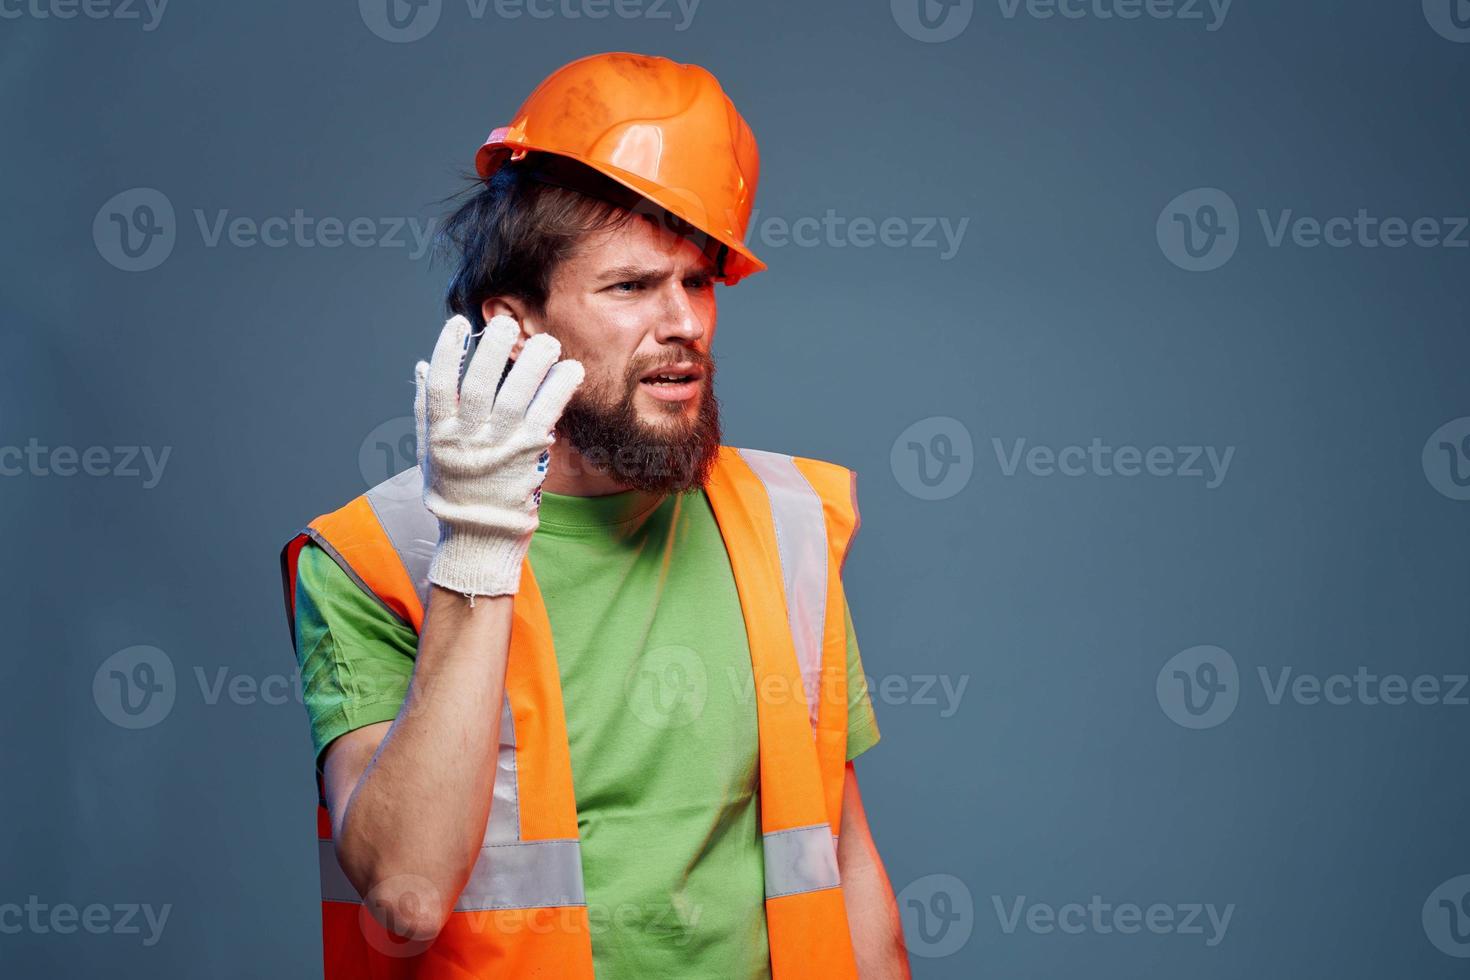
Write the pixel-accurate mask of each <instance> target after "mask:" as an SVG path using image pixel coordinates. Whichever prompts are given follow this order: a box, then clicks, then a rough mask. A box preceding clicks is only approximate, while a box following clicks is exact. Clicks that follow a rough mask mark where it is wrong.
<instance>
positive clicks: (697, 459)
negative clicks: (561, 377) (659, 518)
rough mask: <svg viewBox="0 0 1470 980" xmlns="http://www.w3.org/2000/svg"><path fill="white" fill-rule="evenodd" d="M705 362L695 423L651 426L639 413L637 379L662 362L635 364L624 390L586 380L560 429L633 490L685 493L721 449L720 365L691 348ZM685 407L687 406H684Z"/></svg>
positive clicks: (590, 460) (700, 481) (701, 482)
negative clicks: (717, 374) (717, 376)
mask: <svg viewBox="0 0 1470 980" xmlns="http://www.w3.org/2000/svg"><path fill="white" fill-rule="evenodd" d="M682 359H683V360H694V361H695V363H697V364H699V365H700V366H702V367H703V368H704V388H703V391H702V392H701V393H700V396H699V412H698V414H697V415H696V416H695V418H694V421H693V423H692V424H691V423H687V422H685V421H684V420H683V419H682V418H680V419H679V422H678V423H677V424H674V425H668V426H664V425H658V426H651V425H648V424H647V423H645V422H643V420H641V419H640V418H639V417H638V407H637V404H636V403H635V401H634V399H635V398H636V397H637V394H638V388H637V386H638V384H639V383H640V382H639V381H638V379H639V378H640V377H642V376H644V375H645V374H647V373H648V371H650V370H652V369H653V368H655V367H657V366H658V365H657V364H646V363H645V364H642V365H636V366H634V367H632V368H630V370H629V372H628V376H627V377H626V378H625V379H624V380H623V383H622V388H621V392H619V391H618V390H616V389H613V390H609V388H610V387H611V386H608V385H605V384H604V385H601V386H597V385H593V384H592V383H591V379H590V378H589V379H588V380H587V381H585V382H583V384H582V386H581V387H580V388H579V389H577V393H576V394H575V395H573V396H572V400H571V402H569V403H568V404H567V407H566V410H565V411H563V412H562V416H561V420H560V421H559V422H557V425H556V434H557V438H559V439H566V440H567V442H569V443H570V444H571V446H572V448H573V449H575V450H577V451H578V452H579V453H581V454H582V457H583V458H584V459H585V460H586V461H587V462H588V463H589V464H590V465H592V466H594V467H596V468H597V469H599V470H602V471H604V472H606V473H608V474H609V475H610V476H612V477H613V478H614V479H615V480H617V481H618V482H619V483H620V484H622V485H624V486H626V487H627V488H629V489H631V490H643V491H646V492H651V493H682V492H684V491H686V490H694V489H697V488H699V487H702V486H704V484H705V482H706V481H707V480H708V479H709V474H710V470H711V469H712V468H713V466H714V463H715V457H716V456H717V455H718V453H719V449H720V439H721V433H720V405H719V402H718V401H717V400H716V399H715V385H714V380H715V366H714V362H713V361H712V360H711V359H709V358H707V357H696V356H694V355H693V354H691V353H687V352H686V354H685V355H684V356H683V357H682ZM680 411H681V412H682V408H681V409H680Z"/></svg>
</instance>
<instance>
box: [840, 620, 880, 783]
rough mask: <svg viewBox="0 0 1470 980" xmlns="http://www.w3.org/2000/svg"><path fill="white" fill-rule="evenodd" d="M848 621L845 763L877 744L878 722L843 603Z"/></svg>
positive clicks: (854, 636)
mask: <svg viewBox="0 0 1470 980" xmlns="http://www.w3.org/2000/svg"><path fill="white" fill-rule="evenodd" d="M842 613H843V616H844V617H845V618H846V620H847V760H848V761H849V762H851V761H852V760H853V759H856V758H857V757H858V756H860V755H862V754H863V753H864V752H866V751H868V750H869V749H871V748H872V747H873V746H875V745H877V744H878V739H879V738H881V737H882V736H881V735H880V734H879V732H878V719H877V717H876V716H875V715H874V714H873V704H872V702H871V700H870V699H869V698H868V679H867V676H866V675H865V674H864V673H863V660H862V657H861V656H860V655H859V653H858V644H857V631H856V630H855V629H853V625H852V610H851V609H850V608H848V606H847V604H846V602H844V603H843V608H842Z"/></svg>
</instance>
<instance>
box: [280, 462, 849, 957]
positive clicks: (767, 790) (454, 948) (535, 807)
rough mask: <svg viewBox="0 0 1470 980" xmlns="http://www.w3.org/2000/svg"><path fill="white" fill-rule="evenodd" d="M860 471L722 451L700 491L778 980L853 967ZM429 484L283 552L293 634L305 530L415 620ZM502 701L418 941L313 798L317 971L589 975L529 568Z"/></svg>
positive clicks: (429, 538)
mask: <svg viewBox="0 0 1470 980" xmlns="http://www.w3.org/2000/svg"><path fill="white" fill-rule="evenodd" d="M855 478H856V474H854V473H853V472H852V471H850V470H847V469H845V468H843V467H841V466H837V465H835V464H833V463H826V462H822V461H819V460H814V459H803V458H800V457H793V456H784V455H780V454H777V453H770V452H764V451H760V450H751V449H734V448H731V447H728V446H722V447H720V450H719V455H718V459H717V461H716V463H715V466H714V468H713V470H712V473H711V476H710V479H709V482H708V483H707V484H706V486H705V492H706V495H707V496H708V498H709V501H710V506H711V508H712V509H713V511H714V515H715V519H716V522H717V523H718V525H719V528H720V534H721V537H722V538H723V539H724V542H725V548H726V550H727V552H728V553H729V556H730V565H731V568H732V570H733V572H734V576H735V585H736V591H737V592H738V594H739V596H740V606H741V610H742V612H743V616H744V620H745V629H746V636H747V639H748V641H749V645H750V657H751V667H752V670H753V679H754V688H753V690H754V692H755V696H756V714H757V724H758V729H759V736H760V794H761V801H760V802H761V807H760V809H761V831H762V847H763V852H764V864H765V882H766V898H765V908H766V928H767V933H768V936H769V940H770V956H771V972H772V975H773V977H774V978H775V980H811V978H823V980H826V978H838V980H840V978H855V977H856V976H857V967H856V964H855V962H854V957H853V949H852V940H851V936H850V934H849V932H848V927H847V912H846V908H845V906H844V904H843V900H842V889H841V882H840V879H839V876H838V871H837V854H836V847H837V834H838V831H839V829H840V827H841V820H842V787H843V780H844V778H845V771H846V747H847V667H846V663H847V629H846V622H845V617H844V615H843V613H844V609H845V602H846V600H845V598H844V596H843V591H842V565H843V561H844V560H845V558H846V556H847V550H848V546H849V545H850V544H851V541H852V538H853V535H854V534H855V533H856V532H857V527H858V523H859V516H858V510H857V496H856V491H855V488H856V483H855ZM422 489H423V483H422V476H421V474H420V471H419V470H418V468H417V467H415V468H413V469H410V470H406V471H404V472H403V473H400V474H399V475H398V476H395V477H393V478H392V479H389V480H387V481H385V482H383V483H380V484H379V485H378V486H376V487H374V488H373V489H371V490H369V491H368V492H367V493H365V494H362V495H361V496H359V497H357V498H355V499H354V500H352V501H351V502H350V503H348V504H347V505H346V506H344V507H342V508H341V509H339V510H336V511H333V512H331V513H330V514H324V515H323V516H321V517H318V518H317V519H316V520H314V521H312V522H311V523H310V524H309V525H308V526H307V527H306V528H305V529H304V530H303V531H301V532H300V533H299V534H297V535H296V537H294V538H293V539H292V540H291V541H290V542H289V543H287V545H286V547H285V549H284V551H283V552H282V554H281V568H282V575H283V578H284V584H285V591H286V607H287V615H288V618H289V620H290V625H291V634H292V639H293V642H294V639H295V633H296V629H295V595H296V559H297V556H298V555H299V554H300V552H301V548H302V547H303V546H304V545H305V543H306V542H307V540H308V539H310V540H312V541H314V542H316V543H317V544H319V545H320V546H321V547H322V548H324V549H325V550H326V551H327V552H328V553H329V554H330V555H331V556H332V557H333V559H335V560H336V562H337V563H338V564H339V565H341V567H342V568H343V569H344V570H345V571H346V572H347V574H348V575H349V576H351V577H352V578H353V580H354V581H356V582H357V584H358V585H359V586H360V587H361V588H362V589H364V591H366V592H367V593H368V594H370V595H372V596H374V597H376V598H377V600H378V601H379V602H380V603H382V604H383V605H384V606H385V607H386V608H387V609H388V610H389V611H391V612H392V613H393V615H395V616H396V617H398V618H399V619H401V620H402V621H403V622H404V623H406V624H408V625H410V626H411V627H412V628H413V630H414V632H416V633H417V632H419V631H420V630H421V629H422V627H423V619H424V609H425V606H426V605H427V602H428V589H429V586H428V579H427V577H428V570H429V562H430V559H431V558H432V557H433V553H434V549H435V547H436V545H437V544H438V536H439V527H438V521H437V519H436V518H435V517H434V516H433V514H431V513H430V512H429V511H428V509H427V508H425V507H424V504H423V500H422ZM505 695H506V697H505V704H504V706H503V712H504V715H503V718H502V721H501V726H500V741H501V745H500V756H499V763H498V766H497V769H496V775H495V788H494V799H493V801H492V804H491V808H490V819H489V822H488V825H487V826H486V831H485V843H484V848H483V850H482V851H481V853H480V857H479V858H478V860H477V861H476V862H475V866H474V868H473V870H472V872H471V874H470V878H469V882H468V883H467V884H466V885H465V887H464V890H463V891H462V892H461V894H460V895H459V897H458V900H457V901H456V903H455V905H454V911H453V913H452V914H451V915H450V917H449V922H448V924H447V925H446V926H445V927H444V929H443V931H442V932H440V934H439V935H438V936H437V937H436V938H435V939H434V940H433V941H432V943H430V944H428V945H427V946H425V945H423V944H418V945H417V946H411V947H409V946H405V945H404V944H403V942H402V941H400V940H396V939H394V938H392V937H390V936H389V935H388V933H387V932H386V931H385V930H384V929H383V928H382V926H380V925H378V923H377V921H376V920H375V919H373V918H372V917H371V915H369V914H368V913H367V911H366V909H365V908H364V907H363V905H362V897H361V896H360V895H359V894H358V892H357V890H356V889H355V888H354V887H353V886H352V884H351V882H349V881H348V879H347V876H346V874H345V873H344V872H343V871H342V869H341V866H340V865H339V864H338V862H337V857H336V851H335V849H334V846H333V842H332V825H331V820H330V818H329V816H328V814H327V810H326V807H325V806H324V805H322V804H321V801H320V800H319V801H318V806H317V832H318V833H317V836H318V838H319V845H318V846H319V858H320V866H321V879H322V945H323V952H324V954H325V962H326V972H325V976H326V980H365V978H372V980H379V978H383V980H388V978H392V980H397V978H408V977H413V978H432V980H440V978H446V980H448V978H452V980H468V978H471V977H557V978H568V980H590V978H592V977H593V968H592V942H591V932H590V929H589V923H588V914H587V902H586V898H585V895H584V893H583V887H582V864H581V845H580V842H579V840H578V835H577V805H576V800H575V798H574V796H573V792H572V767H571V758H570V754H569V750H568V748H567V733H566V716H565V715H564V714H563V711H564V707H563V704H562V696H561V679H560V675H559V674H558V672H557V664H556V654H555V652H554V650H553V648H552V635H551V624H550V622H549V620H548V619H547V615H546V607H545V605H544V603H543V601H542V598H541V592H540V590H539V588H538V587H537V585H536V577H535V575H533V574H532V572H531V564H530V561H529V559H528V560H527V561H526V563H525V565H524V566H523V568H522V572H521V587H520V592H519V593H518V594H517V595H516V597H515V600H514V619H513V623H512V627H511V637H510V650H509V658H508V660H507V663H506V677H505ZM650 830H651V831H652V830H653V828H650ZM650 846H657V845H656V844H651V845H650Z"/></svg>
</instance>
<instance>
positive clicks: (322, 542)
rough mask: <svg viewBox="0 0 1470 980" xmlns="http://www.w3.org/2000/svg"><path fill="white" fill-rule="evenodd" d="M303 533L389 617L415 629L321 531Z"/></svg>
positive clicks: (308, 530)
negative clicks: (364, 579)
mask: <svg viewBox="0 0 1470 980" xmlns="http://www.w3.org/2000/svg"><path fill="white" fill-rule="evenodd" d="M303 533H304V534H305V535H306V536H307V537H308V538H310V539H311V543H312V544H314V545H316V546H317V547H319V548H321V549H322V550H323V551H325V552H326V553H327V554H328V556H330V557H331V559H332V561H334V562H336V563H337V567H338V568H340V569H342V571H343V572H345V573H346V574H347V577H348V578H350V579H351V580H352V582H353V584H354V585H356V586H357V587H358V588H359V589H361V590H362V591H363V592H364V593H365V594H367V595H368V596H370V597H371V598H372V600H373V601H374V602H376V603H377V604H378V605H379V606H381V607H382V608H383V610H384V611H385V612H386V613H387V614H388V615H390V616H392V617H393V619H394V620H395V621H397V622H399V623H402V624H403V625H404V626H407V627H408V628H409V629H413V623H411V622H409V621H408V620H407V619H404V618H403V615H402V614H401V613H399V612H398V610H396V609H394V608H393V607H392V606H390V605H388V603H386V602H384V601H383V597H382V596H380V595H378V594H377V593H376V592H374V591H373V590H372V589H371V588H370V587H369V586H368V584H367V583H366V582H364V581H363V579H362V576H361V575H359V574H357V570H356V569H354V568H353V567H352V563H351V562H349V561H348V560H347V559H346V558H344V557H343V556H342V553H341V552H340V551H338V550H337V549H336V548H335V547H333V546H332V543H331V542H330V541H328V540H327V539H326V538H325V537H324V536H323V535H322V533H321V532H320V531H318V530H317V529H316V528H314V527H308V528H307V529H306V530H305V532H303ZM293 578H294V576H293ZM415 632H417V631H415Z"/></svg>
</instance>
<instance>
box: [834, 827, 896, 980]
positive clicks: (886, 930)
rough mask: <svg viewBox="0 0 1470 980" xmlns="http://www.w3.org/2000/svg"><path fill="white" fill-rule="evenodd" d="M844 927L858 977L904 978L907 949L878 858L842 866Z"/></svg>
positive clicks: (877, 979)
mask: <svg viewBox="0 0 1470 980" xmlns="http://www.w3.org/2000/svg"><path fill="white" fill-rule="evenodd" d="M842 898H843V901H844V902H845V903H846V905H847V927H848V931H849V932H851V933H852V948H853V952H854V953H855V954H856V956H857V965H858V976H859V977H861V978H862V980H907V978H908V977H909V963H908V953H907V951H906V949H905V947H904V941H903V925H902V923H901V921H900V919H899V914H898V904H897V902H895V901H894V898H893V887H892V885H890V884H889V882H888V875H887V873H886V872H885V871H884V870H883V863H882V862H881V861H880V860H878V855H877V852H876V851H874V852H873V854H872V860H871V861H868V860H862V859H859V860H856V861H853V862H851V863H850V864H849V865H848V866H847V867H844V868H843V869H842Z"/></svg>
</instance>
